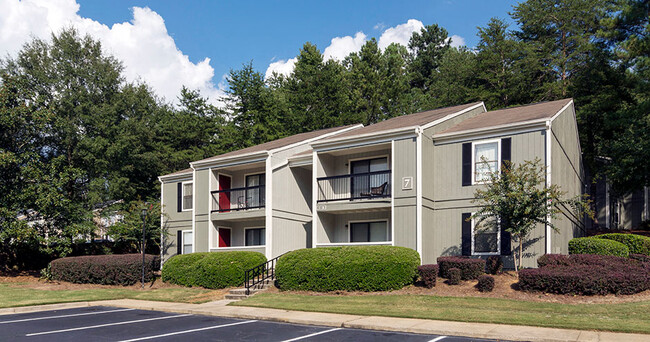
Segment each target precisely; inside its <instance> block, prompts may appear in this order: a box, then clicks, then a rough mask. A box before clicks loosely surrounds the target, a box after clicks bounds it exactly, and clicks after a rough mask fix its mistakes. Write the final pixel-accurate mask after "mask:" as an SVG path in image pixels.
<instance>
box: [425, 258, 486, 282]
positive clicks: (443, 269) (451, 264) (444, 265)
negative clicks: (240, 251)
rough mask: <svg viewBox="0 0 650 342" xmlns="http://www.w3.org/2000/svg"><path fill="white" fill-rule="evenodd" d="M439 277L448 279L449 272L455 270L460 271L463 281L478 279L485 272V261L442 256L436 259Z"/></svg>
mask: <svg viewBox="0 0 650 342" xmlns="http://www.w3.org/2000/svg"><path fill="white" fill-rule="evenodd" d="M437 260H438V266H439V267H440V276H441V277H443V278H447V279H449V270H450V269H452V268H457V269H459V270H460V273H461V277H462V279H463V280H470V279H478V277H479V276H480V275H481V274H483V273H484V272H485V260H483V259H470V258H468V257H464V256H443V257H438V259H437Z"/></svg>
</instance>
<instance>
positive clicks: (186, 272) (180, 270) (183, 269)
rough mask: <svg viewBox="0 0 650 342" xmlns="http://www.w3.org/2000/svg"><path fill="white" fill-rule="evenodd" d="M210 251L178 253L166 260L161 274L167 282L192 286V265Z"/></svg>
mask: <svg viewBox="0 0 650 342" xmlns="http://www.w3.org/2000/svg"><path fill="white" fill-rule="evenodd" d="M208 254H209V253H190V254H177V255H174V256H173V257H171V258H169V260H167V261H165V264H164V265H163V268H162V272H161V276H162V281H164V282H166V283H172V284H178V285H184V286H192V281H193V279H194V276H193V275H192V267H193V266H194V264H195V263H196V262H197V261H199V260H201V259H203V258H205V257H206V256H207V255H208Z"/></svg>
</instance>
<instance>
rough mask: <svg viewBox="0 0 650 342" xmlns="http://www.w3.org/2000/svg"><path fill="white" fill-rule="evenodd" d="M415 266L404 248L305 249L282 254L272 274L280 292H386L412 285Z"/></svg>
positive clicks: (412, 254)
mask: <svg viewBox="0 0 650 342" xmlns="http://www.w3.org/2000/svg"><path fill="white" fill-rule="evenodd" d="M419 265H420V256H419V254H418V252H416V251H414V250H412V249H410V248H406V247H396V246H354V247H351V246H349V247H348V246H346V247H328V248H306V249H299V250H295V251H292V252H289V253H287V254H285V255H283V256H282V257H281V258H280V259H279V260H278V263H277V266H276V268H275V273H276V277H277V285H278V287H279V288H280V289H282V290H305V291H319V292H325V291H386V290H397V289H400V288H402V287H404V286H406V285H409V284H413V282H414V280H415V278H416V277H417V267H418V266H419Z"/></svg>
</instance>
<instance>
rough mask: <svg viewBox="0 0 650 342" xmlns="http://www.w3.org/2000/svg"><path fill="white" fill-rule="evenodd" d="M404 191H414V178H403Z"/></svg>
mask: <svg viewBox="0 0 650 342" xmlns="http://www.w3.org/2000/svg"><path fill="white" fill-rule="evenodd" d="M402 190H413V177H402Z"/></svg>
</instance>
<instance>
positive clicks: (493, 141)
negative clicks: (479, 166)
mask: <svg viewBox="0 0 650 342" xmlns="http://www.w3.org/2000/svg"><path fill="white" fill-rule="evenodd" d="M493 143H497V155H496V158H497V160H496V162H497V170H496V171H497V172H500V171H501V139H489V140H480V141H472V185H480V184H486V183H489V181H480V182H479V181H477V180H476V145H483V144H493ZM490 171H492V170H490ZM492 172H494V171H492Z"/></svg>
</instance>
